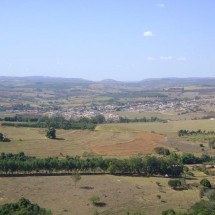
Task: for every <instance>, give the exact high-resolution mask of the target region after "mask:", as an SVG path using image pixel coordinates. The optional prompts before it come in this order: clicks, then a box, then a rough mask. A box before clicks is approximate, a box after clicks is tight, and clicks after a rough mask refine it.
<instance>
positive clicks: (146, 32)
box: [143, 31, 155, 37]
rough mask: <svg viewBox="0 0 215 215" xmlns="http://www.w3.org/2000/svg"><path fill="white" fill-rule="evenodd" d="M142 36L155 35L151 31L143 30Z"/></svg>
mask: <svg viewBox="0 0 215 215" xmlns="http://www.w3.org/2000/svg"><path fill="white" fill-rule="evenodd" d="M143 36H144V37H154V36H155V35H154V34H153V33H152V32H151V31H145V32H143Z"/></svg>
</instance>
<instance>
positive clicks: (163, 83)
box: [137, 77, 215, 88]
mask: <svg viewBox="0 0 215 215" xmlns="http://www.w3.org/2000/svg"><path fill="white" fill-rule="evenodd" d="M137 84H140V85H143V86H145V87H156V88H162V87H184V86H190V85H196V86H209V85H212V86H215V78H195V77H194V78H157V79H145V80H142V81H140V82H137Z"/></svg>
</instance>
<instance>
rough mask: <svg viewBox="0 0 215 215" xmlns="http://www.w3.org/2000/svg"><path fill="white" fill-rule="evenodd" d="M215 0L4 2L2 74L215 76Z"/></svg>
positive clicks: (0, 40) (1, 5)
mask: <svg viewBox="0 0 215 215" xmlns="http://www.w3.org/2000/svg"><path fill="white" fill-rule="evenodd" d="M214 11H215V1H213V0H189V1H187V0H163V1H158V0H1V1H0V76H2V75H7V76H31V75H44V76H56V77H71V78H85V79H90V80H102V79H107V78H111V79H116V80H123V81H135V80H142V79H145V78H158V77H215V22H214V20H215V13H214Z"/></svg>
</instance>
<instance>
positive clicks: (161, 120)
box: [119, 116, 167, 123]
mask: <svg viewBox="0 0 215 215" xmlns="http://www.w3.org/2000/svg"><path fill="white" fill-rule="evenodd" d="M134 122H167V120H164V119H160V118H158V117H150V118H146V117H142V118H134V119H129V118H127V117H121V116H120V117H119V123H134Z"/></svg>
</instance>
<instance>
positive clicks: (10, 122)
mask: <svg viewBox="0 0 215 215" xmlns="http://www.w3.org/2000/svg"><path fill="white" fill-rule="evenodd" d="M1 121H3V122H2V123H1V125H2V126H13V127H32V128H50V127H53V128H56V129H89V130H94V129H95V127H96V125H97V124H102V123H111V121H109V120H106V119H105V117H104V116H103V115H102V114H98V115H97V116H94V117H91V118H87V117H81V118H79V119H69V120H67V119H65V118H64V117H62V116H53V117H46V116H34V115H19V114H17V115H15V116H13V117H11V116H10V117H4V118H3V119H1ZM117 122H118V123H134V122H167V121H166V120H162V119H159V118H157V117H150V118H146V117H143V118H140V119H137V118H135V119H128V118H126V117H119V120H118V121H117Z"/></svg>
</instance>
